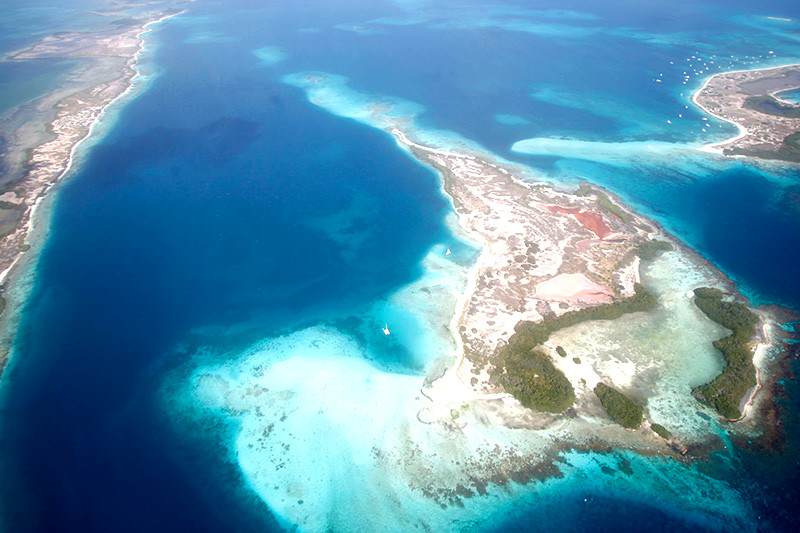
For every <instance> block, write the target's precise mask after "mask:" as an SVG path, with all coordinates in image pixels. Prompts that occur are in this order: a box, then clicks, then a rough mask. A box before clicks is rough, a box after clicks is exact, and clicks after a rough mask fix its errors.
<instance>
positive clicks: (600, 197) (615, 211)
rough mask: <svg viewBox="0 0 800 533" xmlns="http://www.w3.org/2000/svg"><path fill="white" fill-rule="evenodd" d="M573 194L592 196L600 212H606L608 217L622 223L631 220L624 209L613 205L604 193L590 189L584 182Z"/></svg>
mask: <svg viewBox="0 0 800 533" xmlns="http://www.w3.org/2000/svg"><path fill="white" fill-rule="evenodd" d="M575 193H576V194H577V195H578V196H589V195H591V194H593V195H594V196H595V198H597V207H599V208H600V209H601V210H602V211H604V212H606V213H607V214H609V215H612V216H615V217H617V218H618V219H620V220H621V221H623V222H628V221H630V219H631V216H630V214H629V213H628V212H627V211H625V210H624V209H622V208H621V207H620V206H618V205H617V204H615V203H614V202H613V201H611V198H609V197H608V195H607V194H606V193H604V192H603V191H601V190H600V189H596V188H594V187H592V186H591V185H589V184H588V183H586V182H585V181H583V182H581V184H580V185H578V190H577V191H576V192H575Z"/></svg>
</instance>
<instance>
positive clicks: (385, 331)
mask: <svg viewBox="0 0 800 533" xmlns="http://www.w3.org/2000/svg"><path fill="white" fill-rule="evenodd" d="M391 333H392V332H391V331H389V323H388V322H387V323H386V325H385V326H383V334H384V335H391Z"/></svg>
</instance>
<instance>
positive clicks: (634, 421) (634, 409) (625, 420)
mask: <svg viewBox="0 0 800 533" xmlns="http://www.w3.org/2000/svg"><path fill="white" fill-rule="evenodd" d="M594 393H595V394H596V395H597V397H598V398H600V403H601V404H602V405H603V409H605V410H606V413H608V416H609V417H610V418H611V420H613V421H614V422H616V423H617V424H619V425H620V426H622V427H626V428H629V429H635V428H638V427H639V426H640V425H641V424H642V420H643V418H644V413H643V409H642V406H641V405H639V404H638V403H636V402H634V401H633V400H631V399H630V398H628V397H627V396H625V395H624V394H622V393H621V392H620V391H618V390H617V389H614V388H612V387H609V386H608V385H606V384H605V383H598V384H597V386H596V387H595V388H594Z"/></svg>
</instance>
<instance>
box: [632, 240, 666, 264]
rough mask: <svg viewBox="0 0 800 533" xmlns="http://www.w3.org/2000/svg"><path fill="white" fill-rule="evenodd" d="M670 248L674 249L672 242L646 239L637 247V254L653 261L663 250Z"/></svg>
mask: <svg viewBox="0 0 800 533" xmlns="http://www.w3.org/2000/svg"><path fill="white" fill-rule="evenodd" d="M670 250H672V244H671V243H669V242H667V241H658V240H653V241H645V242H643V243H642V244H640V245H639V247H638V248H636V255H638V256H639V257H640V258H641V259H642V261H652V260H653V259H655V258H656V257H658V256H659V254H661V253H662V252H669V251H670Z"/></svg>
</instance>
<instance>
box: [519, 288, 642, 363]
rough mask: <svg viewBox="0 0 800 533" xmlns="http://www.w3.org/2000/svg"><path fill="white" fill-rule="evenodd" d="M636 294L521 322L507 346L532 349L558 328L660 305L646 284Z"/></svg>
mask: <svg viewBox="0 0 800 533" xmlns="http://www.w3.org/2000/svg"><path fill="white" fill-rule="evenodd" d="M634 291H635V293H634V295H633V296H631V297H630V298H625V299H624V300H619V301H616V302H611V303H608V304H602V305H598V306H595V307H588V308H586V309H580V310H578V311H569V312H567V313H564V314H563V315H561V316H558V317H553V318H546V319H544V320H542V321H541V322H529V321H521V322H519V323H518V324H517V325H516V326H515V327H514V332H515V333H514V334H513V335H512V336H511V338H510V339H508V345H507V346H506V348H507V349H510V350H512V351H529V350H531V349H533V348H535V347H536V346H539V345H540V344H543V343H544V342H546V341H547V339H549V338H550V335H552V334H553V333H555V332H556V331H558V330H560V329H564V328H568V327H571V326H575V325H578V324H580V323H581V322H587V321H590V320H615V319H617V318H619V317H621V316H622V315H626V314H628V313H636V312H639V311H649V310H651V309H653V308H654V307H655V306H656V303H657V302H658V299H657V298H656V296H655V295H654V294H652V293H651V292H650V291H648V290H647V289H646V288H645V287H644V286H643V285H641V284H639V283H637V284H636V285H635V286H634Z"/></svg>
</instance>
